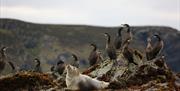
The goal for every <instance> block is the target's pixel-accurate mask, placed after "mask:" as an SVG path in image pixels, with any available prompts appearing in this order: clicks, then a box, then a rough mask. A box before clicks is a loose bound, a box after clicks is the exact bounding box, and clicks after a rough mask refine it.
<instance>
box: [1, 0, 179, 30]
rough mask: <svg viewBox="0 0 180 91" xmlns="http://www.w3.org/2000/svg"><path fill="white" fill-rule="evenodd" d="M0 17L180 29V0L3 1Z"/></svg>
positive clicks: (45, 21)
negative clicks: (158, 26) (161, 26)
mask: <svg viewBox="0 0 180 91" xmlns="http://www.w3.org/2000/svg"><path fill="white" fill-rule="evenodd" d="M0 17H1V18H15V19H21V20H25V21H30V22H35V23H54V24H89V25H99V26H118V25H120V24H122V23H128V24H130V25H164V26H170V27H173V28H176V29H178V30H180V0H0Z"/></svg>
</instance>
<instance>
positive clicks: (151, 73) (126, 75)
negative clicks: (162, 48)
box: [87, 53, 177, 90]
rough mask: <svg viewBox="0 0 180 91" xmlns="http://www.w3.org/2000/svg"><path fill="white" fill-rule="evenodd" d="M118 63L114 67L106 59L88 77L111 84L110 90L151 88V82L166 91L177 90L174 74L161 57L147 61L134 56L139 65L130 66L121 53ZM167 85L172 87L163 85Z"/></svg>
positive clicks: (111, 62) (110, 61)
mask: <svg viewBox="0 0 180 91" xmlns="http://www.w3.org/2000/svg"><path fill="white" fill-rule="evenodd" d="M117 61H118V63H117V65H115V66H114V65H113V60H109V59H105V60H104V61H102V63H100V64H99V66H98V67H96V68H94V70H92V71H91V72H89V74H87V75H90V76H91V77H97V78H98V79H99V80H103V81H108V82H110V83H111V84H110V86H109V89H122V88H128V87H132V86H137V87H138V89H139V88H140V87H142V88H143V85H144V84H148V86H147V87H149V84H150V83H149V82H151V81H154V82H153V83H155V84H159V85H158V86H159V87H160V88H163V89H165V90H166V89H172V88H173V89H176V88H177V87H176V84H173V83H175V81H173V78H174V75H173V72H172V71H171V70H170V69H169V68H168V67H167V65H166V63H165V60H163V59H161V57H157V58H155V59H153V60H150V61H147V60H145V59H142V60H141V59H140V58H138V56H136V55H134V61H135V62H136V63H137V64H138V65H134V64H129V65H128V64H127V62H128V61H127V60H126V59H125V58H124V57H123V56H122V54H121V53H120V54H119V56H118V60H117ZM172 81H173V82H172ZM165 83H167V84H171V85H163V84H165ZM166 86H167V87H166ZM170 86H171V87H170ZM147 87H146V88H147ZM155 87H156V86H155ZM155 87H152V88H155ZM144 88H145V87H144ZM149 88H151V87H149ZM147 89H148V88H147ZM158 89H159V88H158Z"/></svg>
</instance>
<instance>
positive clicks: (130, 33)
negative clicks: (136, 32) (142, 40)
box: [122, 24, 132, 40]
mask: <svg viewBox="0 0 180 91" xmlns="http://www.w3.org/2000/svg"><path fill="white" fill-rule="evenodd" d="M122 26H123V29H125V30H126V32H127V33H128V35H127V36H126V39H125V40H127V39H130V40H132V32H131V30H130V26H129V25H128V24H122Z"/></svg>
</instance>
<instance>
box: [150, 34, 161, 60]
mask: <svg viewBox="0 0 180 91" xmlns="http://www.w3.org/2000/svg"><path fill="white" fill-rule="evenodd" d="M154 37H155V38H157V39H158V41H157V43H156V45H155V46H154V47H153V49H152V57H153V58H155V57H156V56H157V55H159V54H160V53H161V51H162V49H163V47H164V42H163V40H162V39H161V37H160V36H159V35H157V34H155V35H154Z"/></svg>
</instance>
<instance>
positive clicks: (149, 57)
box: [145, 37, 153, 60]
mask: <svg viewBox="0 0 180 91" xmlns="http://www.w3.org/2000/svg"><path fill="white" fill-rule="evenodd" d="M152 49H153V47H152V45H151V38H150V37H148V38H147V46H146V49H145V50H146V58H147V60H152V59H153V57H152Z"/></svg>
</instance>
